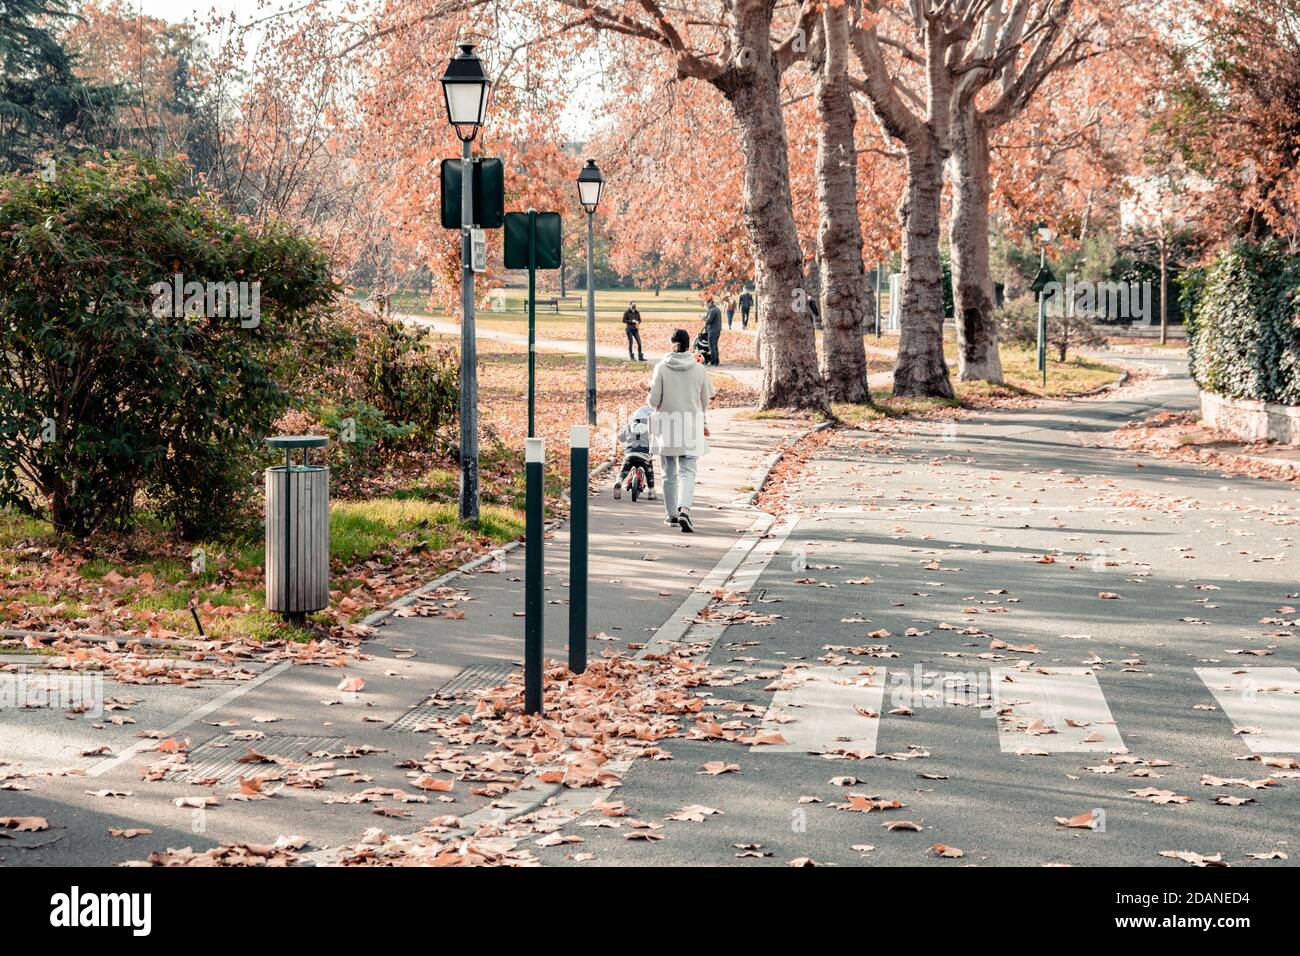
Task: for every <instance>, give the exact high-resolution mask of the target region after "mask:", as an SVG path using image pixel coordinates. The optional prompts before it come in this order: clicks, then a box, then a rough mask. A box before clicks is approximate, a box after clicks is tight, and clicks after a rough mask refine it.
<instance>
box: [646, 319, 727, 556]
mask: <svg viewBox="0 0 1300 956" xmlns="http://www.w3.org/2000/svg"><path fill="white" fill-rule="evenodd" d="M672 343H673V351H671V352H669V353H668V354H667V355H665V356H664V357H663V358H662V359H661V360H660V361H659V364H658V365H656V366H655V370H654V377H653V378H652V379H651V380H650V394H649V396H648V397H647V398H646V404H647V405H649V406H650V407H651V408H652V409H653V410H654V414H653V415H651V416H650V450H651V451H652V452H653V453H654V454H657V455H658V456H659V457H660V459H661V460H662V462H663V493H664V510H665V511H666V512H667V513H668V516H667V517H666V518H665V519H664V523H665V524H670V525H677V526H678V527H680V528H681V529H682V531H685V532H691V531H694V530H695V525H694V523H693V522H692V520H691V505H692V504H693V503H694V501H695V476H696V469H697V466H698V464H699V459H700V456H701V455H703V454H704V453H705V452H706V451H708V449H709V446H708V442H707V441H706V439H707V438H708V437H709V423H708V417H707V415H708V410H709V400H710V399H712V398H713V394H714V393H713V383H712V382H710V381H709V373H708V372H707V371H706V370H705V368H704V366H703V365H701V364H700V363H699V362H697V361H695V358H694V357H693V356H692V355H691V354H690V353H689V352H688V351H687V350H688V349H689V348H690V347H691V337H690V334H689V333H688V332H687V331H686V330H685V329H677V330H676V331H675V332H673V336H672Z"/></svg>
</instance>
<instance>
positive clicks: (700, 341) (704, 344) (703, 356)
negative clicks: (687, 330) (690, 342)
mask: <svg viewBox="0 0 1300 956" xmlns="http://www.w3.org/2000/svg"><path fill="white" fill-rule="evenodd" d="M692 348H693V350H694V352H695V361H697V362H702V363H703V364H705V365H708V364H709V330H708V329H700V334H699V335H697V336H695V345H694V346H693V347H692Z"/></svg>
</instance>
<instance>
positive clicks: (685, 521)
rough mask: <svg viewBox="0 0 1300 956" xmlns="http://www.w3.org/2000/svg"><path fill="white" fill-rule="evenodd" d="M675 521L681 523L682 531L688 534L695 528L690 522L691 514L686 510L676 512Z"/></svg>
mask: <svg viewBox="0 0 1300 956" xmlns="http://www.w3.org/2000/svg"><path fill="white" fill-rule="evenodd" d="M677 523H678V524H679V525H681V528H682V531H684V532H686V533H688V534H689V533H691V532H693V531H694V530H695V525H694V524H692V523H691V516H690V513H689V512H686V511H679V512H677Z"/></svg>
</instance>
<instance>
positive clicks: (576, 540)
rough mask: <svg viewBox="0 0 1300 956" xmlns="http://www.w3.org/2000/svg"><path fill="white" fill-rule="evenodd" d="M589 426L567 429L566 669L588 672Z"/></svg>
mask: <svg viewBox="0 0 1300 956" xmlns="http://www.w3.org/2000/svg"><path fill="white" fill-rule="evenodd" d="M590 445H591V426H589V425H574V426H573V427H572V428H571V429H569V670H570V671H572V672H573V673H575V674H581V673H582V672H583V671H585V670H586V669H587V495H588V492H589V484H588V473H587V465H588V461H589V450H588V449H589V447H590Z"/></svg>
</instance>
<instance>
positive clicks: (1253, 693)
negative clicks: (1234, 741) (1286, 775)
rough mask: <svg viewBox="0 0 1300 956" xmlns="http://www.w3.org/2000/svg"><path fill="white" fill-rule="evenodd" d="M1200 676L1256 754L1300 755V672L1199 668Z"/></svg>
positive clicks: (1292, 668) (1238, 668)
mask: <svg viewBox="0 0 1300 956" xmlns="http://www.w3.org/2000/svg"><path fill="white" fill-rule="evenodd" d="M1196 676H1197V677H1199V678H1200V679H1201V680H1202V681H1203V682H1204V684H1205V686H1206V687H1208V688H1209V689H1210V693H1211V694H1213V695H1214V699H1215V700H1217V701H1218V702H1219V707H1220V708H1221V709H1222V710H1223V712H1224V713H1225V714H1226V715H1227V716H1228V719H1229V720H1231V721H1232V725H1233V728H1234V730H1235V729H1236V728H1251V729H1255V730H1257V731H1258V732H1257V733H1242V734H1237V736H1238V737H1240V738H1241V740H1242V741H1244V742H1245V744H1246V746H1247V747H1249V748H1250V750H1251V752H1252V753H1257V754H1277V753H1287V754H1297V753H1300V671H1297V670H1296V669H1295V668H1294V667H1198V668H1196Z"/></svg>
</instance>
